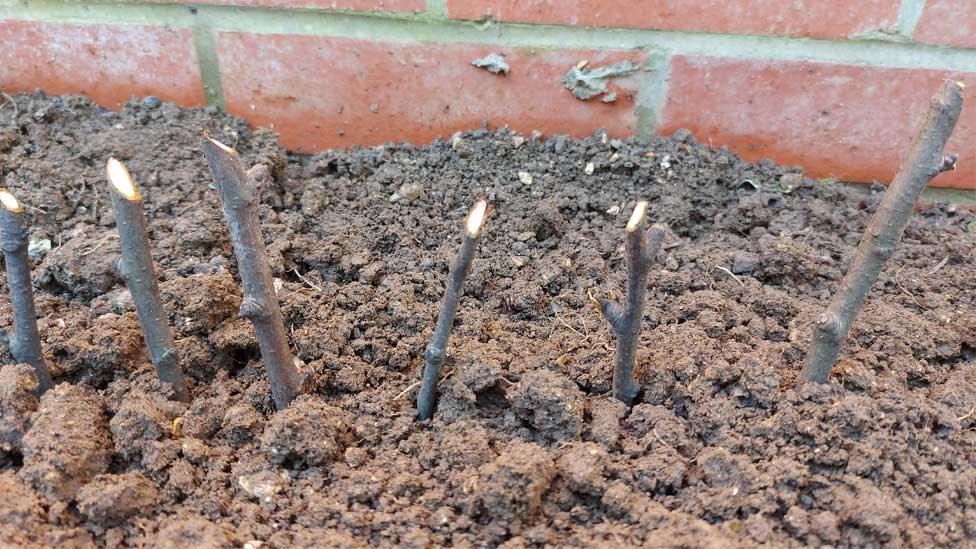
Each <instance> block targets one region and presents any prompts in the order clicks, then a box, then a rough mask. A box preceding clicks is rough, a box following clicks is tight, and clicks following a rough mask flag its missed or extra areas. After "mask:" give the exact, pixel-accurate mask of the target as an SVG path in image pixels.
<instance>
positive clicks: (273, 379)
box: [203, 134, 304, 410]
mask: <svg viewBox="0 0 976 549" xmlns="http://www.w3.org/2000/svg"><path fill="white" fill-rule="evenodd" d="M203 154H204V156H206V157H207V164H209V166H210V173H211V174H212V175H213V179H214V182H215V183H216V184H217V190H218V192H219V194H220V202H221V203H222V204H223V208H224V217H225V218H226V219H227V224H228V225H229V226H230V234H231V239H232V240H233V242H234V253H235V255H237V266H238V269H239V271H240V273H241V283H242V284H243V286H244V301H243V302H242V303H241V310H240V315H241V317H243V318H246V319H248V320H250V321H251V323H252V324H253V325H254V332H255V334H256V335H257V339H258V346H259V347H260V348H261V360H262V361H263V362H264V367H265V369H266V370H267V372H268V380H269V381H270V383H271V396H272V397H273V398H274V402H275V407H276V408H277V409H278V410H283V409H285V408H287V407H288V404H290V403H291V401H292V400H294V399H295V397H296V396H298V394H299V393H300V392H301V389H302V383H303V380H304V375H303V373H302V372H301V370H300V366H301V362H300V361H299V360H298V359H297V358H295V356H294V355H293V354H292V352H291V349H290V348H289V346H288V336H287V334H286V332H285V324H284V321H283V319H282V316H281V308H280V307H279V306H278V297H277V295H276V294H275V289H274V279H273V278H272V277H271V267H270V266H269V264H268V257H267V253H266V251H265V246H264V238H263V237H262V236H261V225H260V223H259V221H258V203H259V196H260V194H259V189H258V181H257V180H256V178H255V177H253V175H254V174H253V173H248V172H245V171H244V166H243V164H242V163H241V158H240V156H238V154H237V151H235V150H234V149H232V148H230V147H228V146H227V145H224V144H223V143H220V142H219V141H216V140H214V139H211V138H210V137H209V136H208V135H206V134H204V139H203ZM256 167H257V166H256Z"/></svg>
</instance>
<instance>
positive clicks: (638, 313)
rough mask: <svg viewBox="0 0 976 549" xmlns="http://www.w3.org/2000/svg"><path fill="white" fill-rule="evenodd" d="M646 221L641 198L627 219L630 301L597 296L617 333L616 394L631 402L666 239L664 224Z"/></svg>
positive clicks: (635, 390) (628, 290)
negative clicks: (651, 280) (650, 289)
mask: <svg viewBox="0 0 976 549" xmlns="http://www.w3.org/2000/svg"><path fill="white" fill-rule="evenodd" d="M646 225H647V201H644V200H642V201H640V202H638V203H637V206H636V207H635V208H634V212H633V213H632V214H631V216H630V221H629V222H628V223H627V244H626V247H627V297H626V299H627V301H626V303H625V304H620V303H617V302H615V301H611V300H608V299H600V300H596V302H597V304H598V305H599V307H600V311H601V312H602V313H603V316H604V317H605V318H606V319H607V322H609V323H610V328H611V329H612V330H613V332H614V334H615V335H616V336H617V349H616V357H615V362H614V368H613V396H614V398H616V399H618V400H620V401H622V402H624V403H625V404H627V405H628V406H630V405H631V404H632V403H633V402H634V399H635V398H636V397H637V394H638V393H639V392H640V385H639V384H638V383H637V381H636V380H635V379H634V367H635V365H636V361H637V340H638V337H639V335H640V327H641V319H642V318H643V310H644V300H645V296H646V294H647V275H648V273H649V272H650V270H651V265H652V264H653V263H654V259H655V258H656V257H657V254H658V252H659V251H660V250H661V244H662V243H663V242H664V228H663V227H661V226H660V225H654V226H652V227H651V228H650V229H646V230H645V226H646Z"/></svg>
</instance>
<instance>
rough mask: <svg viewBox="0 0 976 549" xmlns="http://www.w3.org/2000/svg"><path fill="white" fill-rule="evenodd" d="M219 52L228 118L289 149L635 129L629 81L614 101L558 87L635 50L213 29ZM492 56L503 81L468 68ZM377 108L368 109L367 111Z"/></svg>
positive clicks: (636, 56)
mask: <svg viewBox="0 0 976 549" xmlns="http://www.w3.org/2000/svg"><path fill="white" fill-rule="evenodd" d="M217 50H218V56H219V59H220V66H221V70H222V73H223V76H222V80H223V88H224V95H225V98H226V102H227V108H228V110H229V111H230V112H231V113H233V114H237V115H240V116H242V117H244V118H247V119H248V120H250V121H251V122H252V123H254V124H256V125H259V126H266V127H271V128H273V129H274V130H276V131H278V132H279V134H280V135H281V139H282V142H283V143H284V144H285V145H286V146H288V147H290V148H294V149H299V150H304V151H313V150H322V149H326V148H336V147H346V146H350V145H353V144H361V145H375V144H380V143H383V142H386V141H410V142H413V143H425V142H428V141H430V140H432V139H433V138H434V137H436V136H438V135H442V136H445V137H448V136H450V135H451V134H452V133H453V132H455V131H458V130H467V129H472V128H476V127H478V126H480V125H481V123H482V121H484V120H488V121H489V122H490V123H491V124H492V125H494V126H502V125H505V124H508V125H509V126H511V127H512V128H514V129H517V130H520V131H522V132H530V131H532V130H540V131H542V132H545V133H547V134H551V133H568V134H572V135H583V134H588V133H591V132H592V131H593V130H595V129H598V128H606V129H607V130H609V131H610V133H611V134H614V135H626V134H631V133H633V130H634V123H635V118H634V116H635V115H634V98H633V96H634V94H635V92H634V89H635V88H636V78H635V76H633V75H631V76H628V77H626V78H620V79H616V80H614V81H612V83H611V85H612V86H616V88H615V89H617V90H618V97H619V98H618V100H617V101H616V102H615V103H612V104H604V103H601V102H600V100H599V99H598V98H595V99H591V100H590V101H585V102H584V101H580V100H578V99H576V98H575V97H573V96H572V95H571V94H570V93H569V91H568V90H566V89H564V88H563V87H562V84H561V82H560V79H561V78H562V76H563V75H564V74H565V73H566V71H568V70H569V69H570V68H571V67H573V66H574V65H575V64H576V63H577V62H578V61H580V60H582V59H586V60H589V62H590V64H591V65H596V64H602V63H608V62H614V61H618V60H621V59H632V60H634V61H635V62H636V63H638V64H639V63H641V62H642V57H641V56H642V54H641V53H639V52H637V51H629V52H628V51H611V52H599V51H578V50H523V49H490V48H488V47H485V46H480V45H467V44H449V45H438V44H432V43H410V44H390V43H382V42H373V41H364V40H355V39H344V38H330V37H315V36H295V35H253V34H247V33H236V32H228V33H220V34H219V35H218V37H217ZM491 52H499V53H502V54H504V55H505V57H506V60H507V62H508V63H509V65H510V66H511V72H510V73H509V75H508V76H500V75H495V74H491V73H489V72H487V71H486V70H484V69H479V68H476V67H474V66H472V65H471V61H473V60H474V59H476V58H478V57H482V56H484V55H487V54H488V53H491ZM374 110H375V111H376V112H373V111H374Z"/></svg>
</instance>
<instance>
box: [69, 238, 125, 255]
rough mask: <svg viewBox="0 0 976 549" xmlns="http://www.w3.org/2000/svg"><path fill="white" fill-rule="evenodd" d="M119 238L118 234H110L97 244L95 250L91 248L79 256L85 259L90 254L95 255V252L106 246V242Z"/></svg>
mask: <svg viewBox="0 0 976 549" xmlns="http://www.w3.org/2000/svg"><path fill="white" fill-rule="evenodd" d="M118 237H119V235H117V234H112V233H109V234H107V235H105V236H103V237H102V238H101V239H100V240H99V241H98V243H96V244H95V247H94V248H91V249H90V250H85V251H83V252H81V253H80V254H78V257H85V256H86V255H88V254H92V253H95V251H96V250H98V249H99V248H101V247H102V246H104V245H105V243H106V242H108V241H109V240H111V239H113V238H118Z"/></svg>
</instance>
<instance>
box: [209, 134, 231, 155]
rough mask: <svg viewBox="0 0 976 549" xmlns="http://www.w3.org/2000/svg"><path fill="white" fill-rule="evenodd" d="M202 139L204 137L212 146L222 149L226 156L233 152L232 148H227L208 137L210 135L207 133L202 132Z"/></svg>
mask: <svg viewBox="0 0 976 549" xmlns="http://www.w3.org/2000/svg"><path fill="white" fill-rule="evenodd" d="M203 137H205V138H206V139H207V141H210V142H211V143H213V144H214V145H217V146H218V147H220V148H221V149H223V151H224V152H226V153H228V154H233V153H234V152H235V151H234V147H228V146H227V145H224V144H223V143H221V142H220V141H217V140H216V139H214V138H213V137H210V134H209V133H207V132H203Z"/></svg>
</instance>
